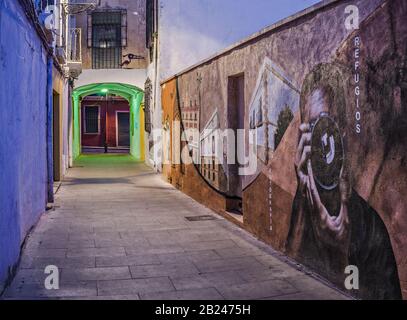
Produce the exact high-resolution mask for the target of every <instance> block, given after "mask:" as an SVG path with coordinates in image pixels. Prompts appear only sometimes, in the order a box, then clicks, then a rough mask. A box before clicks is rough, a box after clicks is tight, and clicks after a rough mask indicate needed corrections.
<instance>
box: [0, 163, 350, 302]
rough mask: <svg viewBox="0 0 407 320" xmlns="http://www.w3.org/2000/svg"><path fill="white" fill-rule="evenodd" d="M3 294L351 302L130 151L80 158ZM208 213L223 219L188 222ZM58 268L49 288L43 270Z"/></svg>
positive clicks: (57, 296)
mask: <svg viewBox="0 0 407 320" xmlns="http://www.w3.org/2000/svg"><path fill="white" fill-rule="evenodd" d="M55 206H56V207H55V210H52V211H49V212H47V213H45V214H44V215H43V216H42V218H41V220H40V221H39V223H38V225H37V226H36V227H35V229H34V231H33V232H32V233H31V235H30V236H29V238H28V239H27V242H26V245H25V248H24V251H23V255H22V258H21V263H20V266H19V269H18V272H17V275H16V277H15V279H14V281H13V282H12V284H11V286H10V287H9V288H8V289H7V291H6V292H5V295H4V298H6V299H8V298H9V299H48V298H49V299H60V298H62V299H160V300H161V299H205V300H206V299H344V298H345V297H344V296H343V295H342V294H340V293H339V292H338V291H336V290H334V289H331V288H330V287H328V286H327V285H325V284H324V283H322V282H320V281H318V280H316V279H315V278H313V277H311V276H309V275H307V274H305V273H303V272H302V271H299V270H297V269H295V268H294V267H292V266H291V265H288V264H286V263H285V262H283V261H282V260H281V259H279V258H277V257H276V255H275V254H273V251H272V249H271V248H269V247H268V246H266V245H264V244H263V243H261V242H259V241H257V240H256V239H254V238H253V237H252V236H251V235H249V234H248V233H247V232H245V231H243V230H241V229H239V228H238V227H236V226H235V225H233V224H232V223H230V222H228V221H226V220H224V219H223V218H221V217H220V216H218V215H216V214H214V213H213V212H212V211H210V210H209V209H207V208H205V207H203V206H202V205H200V204H198V203H197V202H195V201H193V200H192V199H191V198H189V197H188V196H186V195H184V194H183V193H181V192H180V191H178V190H176V189H174V188H173V187H172V186H171V185H169V184H168V183H166V182H164V181H163V180H162V179H161V177H160V176H159V175H156V174H154V173H153V172H152V171H151V170H150V169H149V168H148V167H146V166H145V165H144V164H141V163H136V162H134V161H133V160H132V158H131V157H130V156H126V155H97V156H96V155H89V156H82V157H81V158H80V160H79V161H78V162H77V163H76V166H75V168H72V169H71V170H70V171H69V174H68V176H67V177H66V179H65V180H64V182H63V183H62V185H61V187H60V188H59V190H58V193H57V194H56V203H55ZM202 215H211V216H214V217H215V218H216V220H209V221H189V220H188V219H186V217H193V216H202ZM49 265H54V266H56V267H58V269H59V276H60V282H59V289H58V290H47V289H46V288H45V286H44V280H45V278H46V277H47V275H46V274H45V273H44V269H45V268H46V267H47V266H49Z"/></svg>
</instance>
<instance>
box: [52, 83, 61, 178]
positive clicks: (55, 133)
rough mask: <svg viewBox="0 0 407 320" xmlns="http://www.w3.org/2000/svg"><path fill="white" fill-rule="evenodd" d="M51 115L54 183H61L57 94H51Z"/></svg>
mask: <svg viewBox="0 0 407 320" xmlns="http://www.w3.org/2000/svg"><path fill="white" fill-rule="evenodd" d="M52 99H53V115H52V119H53V121H52V126H53V130H52V145H53V163H54V166H53V167H54V181H61V108H60V103H59V94H58V93H56V92H55V91H54V92H53V96H52Z"/></svg>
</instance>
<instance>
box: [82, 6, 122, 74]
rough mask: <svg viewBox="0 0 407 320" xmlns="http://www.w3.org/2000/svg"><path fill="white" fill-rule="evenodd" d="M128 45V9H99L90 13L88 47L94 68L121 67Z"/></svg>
mask: <svg viewBox="0 0 407 320" xmlns="http://www.w3.org/2000/svg"><path fill="white" fill-rule="evenodd" d="M126 46H127V12H126V10H107V11H97V12H93V13H92V14H90V15H88V47H89V48H92V68H93V69H119V68H121V63H122V48H123V47H126Z"/></svg>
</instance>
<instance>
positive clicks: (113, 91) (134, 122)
mask: <svg viewBox="0 0 407 320" xmlns="http://www.w3.org/2000/svg"><path fill="white" fill-rule="evenodd" d="M94 94H100V95H108V94H110V95H117V96H120V97H122V98H124V99H126V100H127V101H128V102H129V106H130V116H129V118H130V154H131V155H132V156H133V157H134V158H135V159H136V160H138V161H144V157H145V155H144V110H143V109H142V108H141V103H142V101H143V97H144V92H143V90H141V89H140V88H138V87H136V86H132V85H129V84H123V83H97V84H89V85H85V86H82V87H78V88H76V89H75V90H74V91H73V93H72V99H73V116H72V117H73V120H72V121H73V123H72V128H73V129H72V130H73V132H72V158H73V160H76V159H77V158H78V157H79V156H80V155H81V152H82V148H81V145H82V143H81V101H82V99H83V98H85V97H87V96H90V95H94Z"/></svg>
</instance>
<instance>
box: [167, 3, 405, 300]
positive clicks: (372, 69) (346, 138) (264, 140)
mask: <svg viewBox="0 0 407 320" xmlns="http://www.w3.org/2000/svg"><path fill="white" fill-rule="evenodd" d="M357 3H358V4H359V5H360V8H361V9H360V11H361V12H364V18H363V19H361V20H360V26H359V29H357V30H348V31H346V30H345V27H344V26H343V25H342V20H341V18H338V17H339V16H340V17H342V16H341V14H342V13H343V12H344V9H345V7H346V6H345V4H343V3H342V4H341V2H338V7H337V8H336V7H332V8H331V9H329V10H333V11H334V12H336V13H335V14H336V16H335V14H334V13H332V12H330V11H329V10H328V9H327V10H328V11H327V12H324V13H323V14H321V15H316V16H315V17H314V16H312V15H311V16H309V17H307V18H306V19H305V18H304V20H302V21H301V23H297V22H296V24H295V27H293V28H299V29H300V31H298V34H300V36H298V37H297V38H296V37H295V36H296V35H297V32H293V31H287V30H290V28H287V30H286V29H284V28H283V30H282V31H276V32H275V33H273V34H270V35H267V36H264V37H262V38H261V39H259V40H257V41H254V42H253V43H251V44H249V45H247V47H243V48H238V49H236V51H237V52H239V54H235V55H234V53H233V52H232V53H230V55H226V56H225V57H223V56H222V57H218V58H216V59H214V60H213V61H211V63H208V64H205V65H203V66H201V67H200V74H201V75H202V81H201V82H200V85H201V86H202V90H203V92H205V93H207V94H206V95H203V99H202V101H200V105H199V107H198V111H197V112H198V123H199V117H202V119H208V120H207V121H206V120H205V122H206V123H205V124H201V125H203V127H204V128H203V129H202V130H201V131H200V134H199V138H194V139H193V140H195V141H196V139H199V143H198V144H199V159H200V167H198V170H199V171H200V173H201V175H199V176H198V175H195V176H193V175H189V176H188V171H187V179H184V180H183V182H184V187H185V190H188V192H189V194H190V195H191V196H192V197H195V198H197V199H200V201H205V200H202V198H199V193H201V190H202V185H200V186H201V189H200V190H197V189H196V188H194V186H195V185H199V184H198V182H196V179H202V178H204V179H205V180H206V181H207V182H209V183H210V184H211V186H212V187H213V188H214V189H216V190H218V191H219V194H220V195H221V196H224V194H223V193H222V191H224V190H226V191H228V190H229V189H230V185H231V184H233V183H235V182H236V181H238V179H236V178H235V177H234V176H233V175H234V174H236V172H234V171H231V170H230V169H229V168H228V166H227V165H225V164H224V165H219V164H218V161H220V160H222V158H224V153H225V146H224V145H223V146H219V145H217V139H216V131H217V130H220V131H222V130H225V129H227V128H225V124H226V123H227V115H228V108H231V107H233V105H229V104H228V101H227V98H226V95H225V92H228V88H227V86H228V83H227V81H225V80H227V79H229V78H230V74H232V75H233V74H237V75H239V74H243V73H244V82H245V83H244V90H245V92H244V95H245V96H247V97H248V99H246V100H245V106H244V107H245V108H244V120H245V121H244V127H245V133H247V132H248V131H250V130H251V131H255V132H256V134H255V135H254V137H255V139H246V140H245V142H244V147H245V150H246V152H247V150H249V149H251V148H252V147H254V148H255V150H256V152H255V153H256V156H257V159H256V160H257V170H256V172H255V173H254V174H250V175H248V176H245V177H244V180H243V181H244V183H243V193H242V202H243V208H244V210H242V214H243V226H244V227H245V228H247V229H248V230H249V231H251V232H253V233H255V234H256V236H258V237H259V238H261V239H262V240H264V241H266V242H268V243H270V244H272V245H273V246H275V248H276V249H278V250H280V251H282V252H284V253H286V254H287V255H289V256H290V257H292V258H294V259H295V260H296V261H299V262H300V263H302V264H304V265H306V266H308V267H310V268H311V269H313V270H315V271H316V272H318V273H319V274H321V275H322V276H323V277H325V278H327V279H329V280H330V281H331V282H333V283H334V284H335V285H337V286H338V287H340V288H341V289H343V290H347V289H346V288H345V279H346V277H347V276H348V275H347V274H346V273H345V270H346V268H347V267H348V266H356V267H357V268H358V271H359V272H358V275H359V289H353V290H351V291H350V293H351V294H353V295H354V296H356V297H359V298H363V299H401V298H402V297H404V298H407V260H406V259H405V257H406V256H407V251H406V240H407V236H406V230H407V216H406V212H407V201H406V200H405V199H404V198H405V197H404V195H405V193H406V192H407V139H406V134H407V24H406V23H405V21H407V2H406V1H401V0H393V1H385V0H383V1H381V0H377V1H376V2H375V3H373V2H372V1H364V0H359V1H357ZM341 5H342V6H341ZM378 5H379V6H378ZM335 10H336V11H335ZM335 19H336V20H335ZM304 21H306V22H307V24H308V25H312V26H313V28H315V30H322V31H323V32H322V33H318V34H312V35H310V36H309V38H307V39H304V37H302V36H301V32H302V31H303V29H301V28H302V25H303V23H302V22H304ZM332 21H334V22H332ZM334 23H337V24H338V25H337V26H338V29H337V30H342V31H341V32H342V34H341V35H340V36H338V37H337V38H335V39H336V40H335V43H333V42H331V43H329V44H326V43H325V42H324V41H323V40H321V39H322V38H323V39H327V38H329V37H332V38H333V37H334V36H336V35H337V33H338V31H334V28H332V27H331V24H334ZM327 25H329V26H330V27H329V28H326V29H323V28H322V27H321V26H327ZM341 27H342V29H340V28H341ZM304 28H306V27H304ZM344 30H345V31H344ZM284 32H288V33H289V36H287V35H286V34H285V35H284ZM324 32H325V33H326V34H325V33H324ZM291 39H293V40H292V41H293V43H296V45H297V44H298V43H301V44H302V47H301V46H300V47H301V48H302V49H304V48H307V50H299V52H292V57H287V55H286V54H284V52H285V53H287V52H291V50H292V48H293V44H292V43H288V42H289V41H291ZM278 41H280V42H278ZM300 41H304V42H300ZM286 42H287V44H285V43H286ZM321 43H322V44H321ZM331 44H332V47H329V50H328V49H327V50H326V51H323V50H324V49H325V48H326V47H325V46H327V47H328V45H331ZM266 48H267V49H266ZM276 48H278V49H276ZM314 48H318V49H319V50H320V51H317V50H316V49H314ZM321 48H322V49H321ZM279 51H282V52H283V53H282V54H279ZM314 51H315V52H314ZM321 52H323V53H321ZM232 55H234V57H236V58H233V59H232V58H231V57H230V56H232ZM287 61H289V62H287ZM261 62H263V63H262V64H261V65H259V64H260V63H261ZM236 66H244V69H243V70H241V69H238V68H237V67H236ZM229 69H231V70H232V71H230V70H229ZM180 78H182V84H183V85H181V91H182V93H183V96H184V97H186V99H188V98H190V99H191V98H192V97H193V96H194V95H195V94H196V89H195V88H193V87H192V86H191V87H187V85H186V84H188V83H191V82H192V81H191V80H193V79H195V74H194V73H193V72H192V71H191V72H189V73H188V72H187V73H186V74H183V75H181V76H180ZM169 92H170V91H169ZM170 94H173V93H170ZM221 102H223V103H221ZM214 105H218V108H216V109H215V110H214V108H213V107H212V106H214ZM209 110H210V111H209ZM192 120H194V117H192ZM183 121H184V123H185V121H189V122H190V121H191V119H190V118H189V119H188V118H186V116H184V117H183ZM191 123H192V126H193V123H194V122H193V121H192V122H191ZM214 137H215V138H214ZM191 141H192V140H191ZM195 141H194V142H193V143H191V142H190V143H191V146H190V150H193V148H194V146H196V145H197V142H195ZM194 161H195V160H194ZM195 163H196V162H195ZM198 177H199V178H198ZM195 190H197V191H196V192H195ZM228 200H230V199H227V200H225V202H224V203H222V207H220V206H219V208H215V209H216V210H217V211H218V212H220V213H222V214H223V213H225V212H227V211H228V208H227V206H228V202H227V201H228ZM207 204H208V205H210V200H208V203H207ZM271 218H272V219H271Z"/></svg>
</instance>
